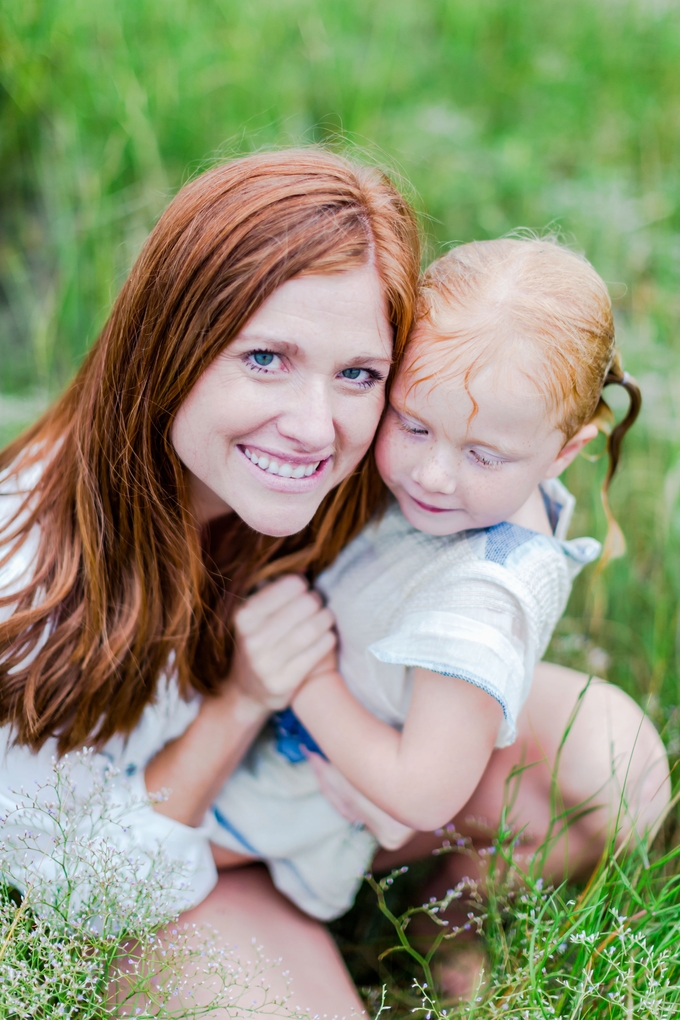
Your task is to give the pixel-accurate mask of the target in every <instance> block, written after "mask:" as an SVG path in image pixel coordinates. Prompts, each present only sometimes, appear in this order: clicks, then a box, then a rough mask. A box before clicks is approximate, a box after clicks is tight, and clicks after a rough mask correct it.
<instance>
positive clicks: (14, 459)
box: [0, 148, 419, 753]
mask: <svg viewBox="0 0 680 1020" xmlns="http://www.w3.org/2000/svg"><path fill="white" fill-rule="evenodd" d="M368 263H372V264H374V265H375V267H376V269H377V272H378V274H379V276H380V278H381V281H382V284H383V289H384V295H385V301H386V306H387V313H388V316H389V319H390V321H391V324H392V327H393V330H394V356H395V368H396V367H397V366H398V364H399V361H400V359H401V356H402V353H403V350H404V346H405V342H406V337H407V334H408V331H409V328H410V326H411V322H412V318H413V314H414V307H415V301H416V293H417V283H418V269H419V239H418V230H417V226H416V222H415V219H414V216H413V213H412V211H411V209H410V207H409V205H408V203H407V202H406V201H405V199H404V198H403V197H402V196H401V195H400V194H399V192H398V190H397V189H396V188H395V187H394V185H393V184H392V183H391V181H390V180H389V179H388V178H387V177H386V176H385V175H384V174H383V173H382V172H381V171H379V170H377V169H375V168H372V167H367V166H362V165H359V164H356V163H354V162H353V161H350V160H348V159H346V158H343V157H340V156H336V155H334V154H331V153H328V152H326V151H323V150H319V149H313V148H309V149H299V150H284V151H280V152H274V153H260V154H257V155H253V156H248V157H244V158H241V159H236V160H233V161H231V162H228V163H225V164H223V165H221V166H218V167H217V168H215V169H213V170H210V171H208V172H207V173H204V174H202V175H201V176H200V177H198V178H197V179H195V180H193V181H192V182H190V183H189V184H187V185H186V186H185V187H184V188H182V190H181V191H180V192H179V193H178V195H177V196H176V197H175V199H174V200H173V201H172V202H171V203H170V205H169V206H168V208H167V209H166V211H165V212H164V214H163V215H162V216H161V218H160V220H159V222H158V224H157V225H156V227H155V229H154V230H153V232H152V233H151V235H150V237H149V238H148V240H147V242H146V245H145V246H144V249H143V251H142V253H141V255H140V256H139V258H138V259H137V262H136V263H135V265H134V267H133V269H132V271H131V273H130V276H129V277H128V279H127V281H126V283H125V284H124V286H123V288H122V290H121V293H120V295H119V297H118V299H117V301H116V302H115V305H114V307H113V311H112V313H111V316H110V318H109V320H108V322H107V323H106V325H105V327H104V329H103V330H102V332H101V334H100V336H99V338H98V339H97V341H96V342H95V344H94V346H93V347H92V349H91V350H90V352H89V355H88V356H87V358H86V360H85V362H84V364H83V365H82V367H81V369H80V371H79V372H78V374H77V375H76V377H75V379H74V380H73V382H72V383H71V385H70V386H69V387H68V389H67V390H66V392H65V393H64V395H63V396H62V397H61V399H60V400H58V401H57V402H56V403H55V404H54V405H53V406H52V407H51V408H50V409H49V410H48V411H47V412H46V414H45V415H44V416H43V417H42V418H41V419H40V420H39V421H38V422H37V423H36V424H35V425H34V426H33V427H32V428H30V429H29V430H28V431H27V432H25V433H24V434H23V435H22V436H20V437H19V438H18V439H17V440H15V441H14V442H13V443H11V444H10V445H9V446H8V447H6V448H5V449H4V450H3V451H2V453H0V470H2V471H3V484H2V488H3V489H4V490H5V492H7V491H8V488H9V490H11V489H12V487H13V488H14V491H16V489H17V487H18V488H19V489H21V488H22V486H23V488H24V489H26V490H27V491H25V492H24V493H23V498H22V499H21V500H20V503H21V505H20V506H19V509H18V510H17V512H16V513H14V514H13V515H12V516H11V520H10V521H9V524H8V525H6V526H5V529H4V534H3V535H2V537H1V540H0V545H1V546H2V549H3V555H2V557H1V558H0V567H2V566H3V565H4V564H7V563H8V562H9V560H10V559H11V557H12V556H14V555H15V554H16V553H17V552H18V551H19V549H20V548H21V546H22V545H24V543H26V542H27V540H28V539H29V536H33V537H34V538H33V540H35V536H36V534H37V543H38V544H37V552H36V554H35V556H34V558H33V561H32V564H33V565H32V571H31V576H30V579H29V580H27V582H26V583H25V584H24V586H23V587H21V588H20V590H18V591H16V590H15V591H13V593H11V594H7V595H5V596H4V597H3V598H0V611H1V610H2V607H3V606H5V607H6V606H11V607H13V612H12V613H11V615H10V617H9V619H7V620H5V622H2V623H0V724H7V723H11V724H12V725H13V728H14V733H15V739H16V741H17V742H19V743H22V744H28V745H30V746H31V747H32V748H36V749H37V748H39V747H41V746H42V745H43V744H44V742H45V741H46V740H47V739H48V738H49V737H52V736H56V737H57V738H58V747H59V752H60V753H64V752H66V751H68V750H70V749H73V748H76V747H79V746H82V745H83V744H85V743H95V744H101V743H103V742H105V741H106V740H107V739H109V738H110V737H111V736H112V735H113V734H114V733H117V732H121V733H128V732H130V730H132V729H133V728H134V726H135V725H136V723H137V722H138V720H139V718H140V715H141V713H142V711H143V709H144V707H145V706H146V705H147V704H148V703H149V702H151V701H153V699H154V696H155V693H156V689H157V685H158V682H159V678H160V677H162V676H163V675H164V673H165V672H166V671H167V670H168V669H172V670H173V671H174V672H175V674H176V676H177V679H178V683H179V687H180V691H181V692H182V694H183V695H184V696H189V695H190V694H191V693H192V692H193V691H197V692H199V693H202V694H206V695H210V694H214V693H216V692H217V691H218V689H219V687H220V685H221V684H222V682H223V681H224V679H225V677H227V676H228V673H229V667H230V661H231V655H232V640H231V634H230V618H231V615H232V613H233V609H234V607H235V605H236V603H237V601H238V600H239V599H240V598H242V597H243V596H244V595H245V594H246V593H247V592H248V590H249V589H250V588H251V587H252V584H253V582H254V579H256V578H257V577H263V576H268V575H269V576H271V575H273V574H275V573H277V572H281V571H283V570H292V569H293V570H307V571H310V572H311V573H312V574H316V573H318V572H319V571H320V570H322V569H323V568H324V567H325V566H326V565H328V564H329V563H330V562H332V561H333V559H334V558H335V556H336V555H337V554H338V552H339V551H340V549H341V548H342V547H343V546H344V545H345V544H346V543H347V542H348V541H349V540H350V539H351V538H352V537H353V536H354V535H355V534H357V533H358V531H359V530H360V529H361V528H362V527H363V526H364V524H365V523H366V522H367V520H368V519H369V518H370V516H371V515H372V514H373V512H374V511H375V509H376V508H377V507H378V506H379V504H380V501H381V498H382V493H383V489H382V484H381V482H380V479H379V477H378V474H377V471H376V469H375V466H374V462H373V460H372V456H371V455H370V454H368V455H367V456H366V457H365V458H364V460H363V461H362V463H361V464H360V465H359V467H358V468H357V470H356V471H355V472H354V473H353V474H352V475H351V476H350V477H349V478H347V479H346V480H345V481H344V482H343V483H342V484H341V485H340V486H339V487H338V488H336V489H335V491H334V492H331V493H329V495H328V496H326V498H325V499H324V501H323V502H322V504H321V506H320V507H319V509H318V511H317V513H316V514H315V516H314V518H313V520H312V521H311V523H310V524H309V525H308V526H307V527H306V528H305V529H304V530H303V531H302V532H300V533H299V534H297V535H294V536H292V537H290V538H283V539H282V538H269V537H266V536H262V535H258V534H256V533H255V532H253V531H251V530H250V529H249V528H248V527H247V525H245V524H244V522H243V521H241V520H240V519H238V518H236V516H235V515H232V516H230V517H228V518H225V519H223V520H222V522H221V525H222V527H221V528H217V529H216V530H213V532H212V533H210V530H209V529H207V531H204V533H203V535H201V534H199V533H198V531H197V528H196V524H195V521H194V520H193V518H192V514H191V508H190V506H189V499H188V488H187V484H186V480H185V472H184V469H183V467H182V464H181V462H180V460H179V458H178V457H177V455H176V453H175V451H174V448H173V446H172V443H171V440H170V429H171V425H172V421H173V418H174V416H175V414H176V412H177V410H178V408H179V406H180V404H181V403H182V401H183V399H184V398H185V397H186V395H187V394H188V393H189V391H190V390H191V388H192V386H193V385H194V384H195V383H196V381H197V380H198V378H199V376H200V375H201V373H202V372H203V371H204V370H205V368H206V367H207V366H208V365H209V364H210V362H211V361H212V360H213V358H215V356H216V355H217V354H218V353H219V352H220V351H221V350H222V349H223V348H224V347H225V345H226V344H228V343H229V342H230V341H231V340H232V339H233V338H234V337H235V335H236V334H237V333H238V332H239V331H240V330H241V328H242V327H243V326H244V324H245V323H246V322H247V320H248V319H249V318H250V317H251V316H252V315H253V313H254V312H255V311H256V310H257V309H258V308H259V307H260V305H262V303H263V302H264V301H265V300H266V299H267V297H269V295H270V294H272V292H273V291H274V290H275V289H276V288H277V287H279V286H281V285H282V284H283V283H285V282H286V281H287V280H290V279H291V278H293V277H296V276H300V275H303V274H317V273H338V272H344V271H348V270H351V269H354V268H358V267H359V266H362V265H366V264H368ZM32 465H34V466H35V468H34V471H29V470H28V469H30V468H31V466H32ZM34 474H37V475H38V480H37V483H35V482H34V484H32V485H25V481H24V480H25V479H26V478H27V477H29V476H32V475H34ZM8 483H9V486H8ZM0 508H1V504H0ZM30 546H31V542H29V544H28V545H27V547H26V548H27V549H28V548H29V547H30ZM3 615H6V614H3Z"/></svg>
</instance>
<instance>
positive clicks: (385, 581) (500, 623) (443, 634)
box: [317, 480, 600, 747]
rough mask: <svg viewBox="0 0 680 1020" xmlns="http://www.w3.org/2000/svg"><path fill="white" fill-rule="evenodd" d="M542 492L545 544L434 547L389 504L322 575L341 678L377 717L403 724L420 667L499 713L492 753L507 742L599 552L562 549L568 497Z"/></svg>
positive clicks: (490, 540)
mask: <svg viewBox="0 0 680 1020" xmlns="http://www.w3.org/2000/svg"><path fill="white" fill-rule="evenodd" d="M542 491H543V496H544V501H545V503H546V509H547V510H548V516H549V519H550V520H551V523H552V525H553V529H554V534H553V536H552V537H549V536H546V535H542V534H539V533H538V532H535V531H531V530H529V529H527V528H523V527H520V526H519V525H516V524H511V523H507V522H504V523H501V524H498V525H495V526H494V527H490V528H483V529H478V530H471V531H464V532H460V533H459V534H456V535H451V536H445V537H433V536H430V535H425V534H423V533H422V532H420V531H417V530H416V529H415V528H413V527H412V526H411V525H410V524H409V523H408V521H407V520H406V519H405V518H404V516H403V515H402V513H401V511H400V510H399V507H398V506H397V504H396V503H393V504H391V505H390V507H389V509H388V510H387V512H386V513H385V514H384V516H383V517H382V519H380V520H379V521H377V522H376V523H374V524H372V525H370V526H369V527H368V528H366V529H365V530H364V531H363V532H362V533H361V534H360V535H359V536H358V537H357V538H356V539H355V540H354V541H353V542H352V543H351V544H350V545H349V546H347V548H346V549H345V550H344V551H343V552H342V553H341V554H340V556H339V557H338V559H337V560H336V561H335V563H334V564H333V565H332V566H331V567H330V568H329V569H328V570H326V571H325V572H324V573H323V574H322V575H321V577H320V578H319V580H318V582H317V585H318V587H319V589H320V590H321V591H322V592H323V594H324V595H325V597H326V599H327V603H328V606H329V608H330V609H331V610H332V612H333V613H334V615H335V618H336V621H337V629H338V633H339V635H340V648H339V658H340V662H339V665H340V672H341V673H342V675H343V677H344V679H345V682H346V683H347V685H348V687H349V688H350V690H351V691H352V692H353V693H354V695H355V696H356V697H357V698H358V699H359V700H360V701H361V702H362V703H363V704H364V705H365V707H366V708H368V709H369V710H370V711H371V712H372V713H373V714H374V715H376V716H377V717H378V718H380V719H382V720H383V721H384V722H387V723H389V724H390V725H392V726H397V727H400V726H402V725H403V723H404V721H405V719H406V714H407V712H408V707H409V702H410V699H411V692H412V687H413V668H414V667H416V666H419V667H422V668H424V669H428V670H432V671H434V672H436V673H442V674H444V675H448V676H453V677H459V678H461V679H463V680H466V681H468V682H470V683H472V684H475V685H476V686H478V687H481V688H482V689H483V690H485V691H488V693H489V694H490V695H491V696H492V697H493V698H495V699H496V700H497V701H498V702H499V703H500V705H501V707H502V709H503V722H502V724H501V728H500V731H499V734H498V739H497V746H498V747H503V746H506V745H507V744H510V743H512V741H513V740H514V739H515V735H516V728H517V717H518V715H519V712H520V710H521V707H522V705H523V703H524V701H525V699H526V696H527V694H528V692H529V688H530V685H531V680H532V677H533V672H534V667H535V665H536V663H537V662H538V660H539V659H540V658H541V656H542V655H543V653H544V652H545V649H546V647H547V645H548V642H549V640H550V637H551V634H552V632H553V629H554V627H555V625H556V623H557V621H558V620H559V618H560V616H561V615H562V613H563V612H564V609H565V606H566V603H567V599H568V597H569V593H570V590H571V584H572V581H573V579H574V577H575V576H576V575H577V574H578V572H579V571H580V570H581V568H582V567H583V565H584V564H586V563H588V562H590V561H591V560H593V559H595V558H596V557H597V556H598V555H599V552H600V545H599V543H598V542H596V541H595V540H594V539H592V538H579V539H573V540H571V541H567V540H566V531H567V527H568V524H569V519H570V517H571V513H572V510H573V505H574V499H573V497H572V496H571V494H570V493H569V492H568V491H567V490H566V489H565V487H564V486H563V485H562V484H561V483H560V482H559V481H557V480H550V481H548V482H545V483H544V485H543V487H542Z"/></svg>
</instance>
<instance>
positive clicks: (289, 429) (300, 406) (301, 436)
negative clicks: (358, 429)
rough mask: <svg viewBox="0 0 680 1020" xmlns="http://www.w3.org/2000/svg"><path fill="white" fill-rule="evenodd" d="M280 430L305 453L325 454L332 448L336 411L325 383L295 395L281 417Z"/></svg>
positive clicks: (320, 381)
mask: <svg viewBox="0 0 680 1020" xmlns="http://www.w3.org/2000/svg"><path fill="white" fill-rule="evenodd" d="M277 429H278V431H279V433H280V435H282V436H284V437H285V438H286V439H291V440H293V442H295V443H298V444H299V445H300V446H301V447H302V448H303V449H304V450H309V451H315V450H318V451H322V450H323V451H326V450H329V449H330V448H331V447H333V445H334V443H335V422H334V420H333V407H332V403H331V395H330V393H329V392H328V387H327V386H326V385H325V381H324V380H318V381H316V382H315V383H314V384H312V385H307V386H305V387H304V388H302V389H300V390H295V391H294V393H293V394H292V395H291V400H290V402H289V403H288V405H287V407H286V408H285V411H284V412H283V413H282V414H280V415H279V418H278V421H277Z"/></svg>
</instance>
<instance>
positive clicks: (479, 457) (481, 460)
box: [470, 450, 503, 468]
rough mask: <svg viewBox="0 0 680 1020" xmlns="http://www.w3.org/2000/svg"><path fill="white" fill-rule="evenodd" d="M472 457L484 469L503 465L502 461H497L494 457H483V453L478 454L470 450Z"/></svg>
mask: <svg viewBox="0 0 680 1020" xmlns="http://www.w3.org/2000/svg"><path fill="white" fill-rule="evenodd" d="M470 453H471V454H472V457H473V459H474V460H476V461H477V463H478V464H483V465H484V467H490V468H497V467H500V466H501V464H502V463H503V461H502V460H498V459H497V458H496V457H489V456H485V455H484V454H483V453H479V452H478V451H477V450H470Z"/></svg>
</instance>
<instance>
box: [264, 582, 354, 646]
mask: <svg viewBox="0 0 680 1020" xmlns="http://www.w3.org/2000/svg"><path fill="white" fill-rule="evenodd" d="M323 612H328V610H323V609H322V607H321V597H320V595H319V594H318V593H317V592H315V591H306V592H303V593H302V594H301V595H298V596H297V597H296V598H294V599H292V600H291V601H290V602H288V603H286V604H285V605H284V606H281V607H280V608H279V609H277V610H276V612H274V613H271V614H270V615H269V616H268V617H267V618H266V619H264V620H263V621H262V623H261V626H260V627H259V628H258V629H257V630H256V631H254V632H253V633H251V634H249V635H248V637H249V639H250V640H251V641H252V642H253V645H252V646H253V647H254V648H262V647H267V648H273V647H274V646H276V645H278V644H280V643H281V642H285V641H286V639H287V637H288V635H289V634H290V633H291V632H292V631H294V630H295V629H296V628H297V627H299V626H301V625H304V624H305V623H306V622H307V621H309V620H312V619H313V618H314V617H316V616H318V615H320V614H321V613H323ZM321 619H326V616H322V617H321ZM331 620H332V622H331V624H330V626H332V625H333V622H334V617H332V616H331Z"/></svg>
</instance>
